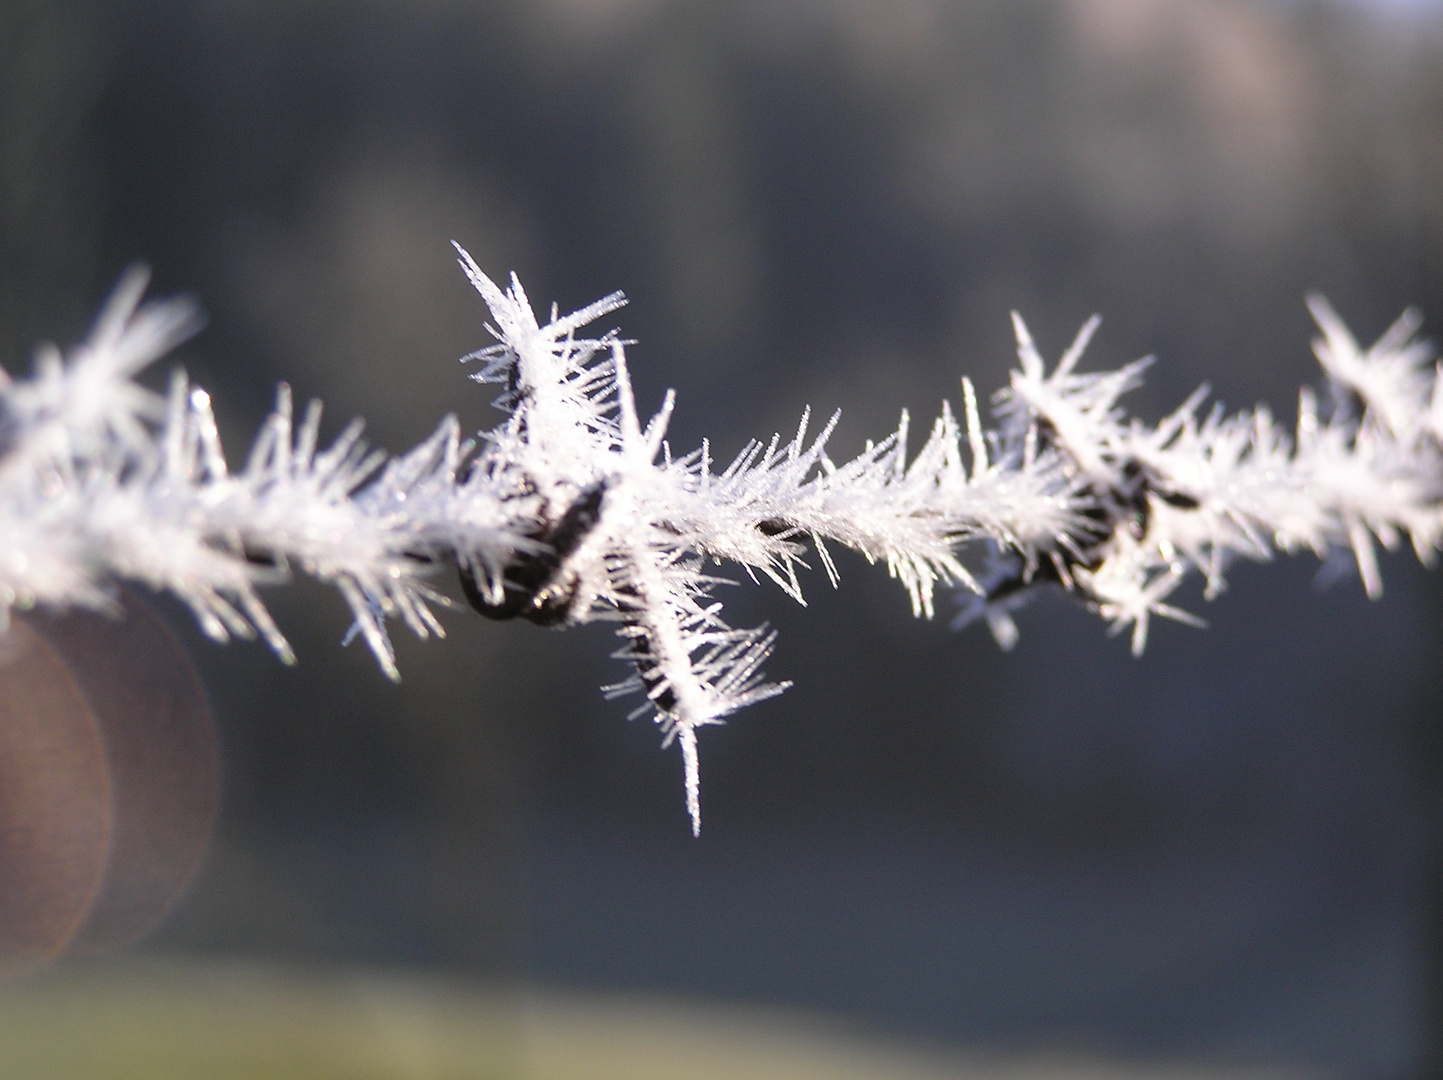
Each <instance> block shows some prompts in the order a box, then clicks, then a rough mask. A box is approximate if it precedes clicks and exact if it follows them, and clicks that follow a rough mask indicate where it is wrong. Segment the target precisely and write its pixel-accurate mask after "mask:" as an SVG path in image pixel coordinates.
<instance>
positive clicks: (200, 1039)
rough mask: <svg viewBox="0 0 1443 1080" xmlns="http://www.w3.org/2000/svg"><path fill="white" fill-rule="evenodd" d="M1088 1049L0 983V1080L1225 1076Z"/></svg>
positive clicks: (666, 1006)
mask: <svg viewBox="0 0 1443 1080" xmlns="http://www.w3.org/2000/svg"><path fill="white" fill-rule="evenodd" d="M1265 1075H1267V1076H1280V1075H1282V1074H1280V1073H1276V1072H1272V1073H1265V1072H1262V1071H1253V1072H1225V1071H1210V1070H1205V1069H1198V1068H1189V1067H1184V1066H1172V1067H1168V1066H1161V1065H1156V1064H1153V1065H1142V1064H1132V1065H1127V1064H1122V1063H1118V1062H1108V1061H1103V1060H1101V1059H1096V1058H1088V1059H1080V1058H1064V1057H1059V1056H1051V1057H1038V1056H1028V1055H1024V1056H1021V1057H1015V1056H996V1055H990V1056H989V1055H970V1056H969V1055H962V1054H959V1053H946V1052H943V1051H940V1050H934V1051H928V1050H925V1049H921V1048H918V1047H914V1046H907V1045H901V1044H889V1043H887V1042H885V1041H881V1040H872V1039H866V1038H863V1037H860V1036H858V1035H857V1034H855V1033H854V1032H852V1031H850V1030H848V1029H846V1028H844V1027H842V1026H840V1025H836V1024H832V1023H828V1022H827V1021H825V1020H821V1019H819V1018H817V1017H814V1016H810V1017H809V1016H802V1015H797V1014H793V1013H789V1012H786V1011H784V1010H770V1009H763V1008H758V1007H751V1008H741V1007H726V1008H722V1007H715V1006H705V1005H700V1004H696V1003H690V1002H685V1001H672V1000H664V999H659V998H639V997H633V996H624V995H576V994H564V993H555V992H535V991H525V992H521V991H507V990H501V989H497V988H494V987H486V986H484V985H475V984H467V983H464V982H461V981H456V980H447V979H441V978H435V977H430V976H421V975H417V976H406V975H400V974H393V973H378V972H375V971H360V970H344V969H323V970H313V969H303V968H286V967H280V966H263V965H255V964H244V963H234V962H233V963H226V962H215V961H211V962H197V961H181V960H156V959H129V960H124V961H111V962H105V963H83V964H82V963H70V964H66V965H62V966H61V967H59V968H57V969H54V970H52V971H49V972H46V973H43V974H41V975H37V976H31V977H29V978H27V979H22V980H19V981H14V982H11V983H10V984H8V985H7V986H5V987H4V988H0V1080H102V1078H103V1080H523V1078H525V1080H663V1078H664V1080H883V1078H885V1080H1041V1078H1044V1077H1057V1078H1063V1077H1066V1078H1072V1080H1103V1078H1118V1080H1144V1078H1157V1080H1162V1078H1168V1080H1204V1078H1208V1080H1225V1078H1232V1080H1241V1078H1242V1077H1244V1076H1248V1077H1262V1076H1265Z"/></svg>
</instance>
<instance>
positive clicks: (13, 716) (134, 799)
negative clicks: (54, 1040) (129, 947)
mask: <svg viewBox="0 0 1443 1080" xmlns="http://www.w3.org/2000/svg"><path fill="white" fill-rule="evenodd" d="M123 600H124V609H125V610H124V615H123V617H121V618H118V619H111V618H107V617H105V616H101V615H97V614H93V613H89V612H71V613H69V614H66V615H64V616H59V617H51V616H45V615H31V616H27V617H25V618H24V619H23V620H16V621H15V622H14V623H13V624H12V626H11V630H10V633H9V635H8V637H7V638H6V640H5V648H6V650H7V654H8V655H7V656H6V657H5V658H4V659H3V661H0V972H5V973H15V972H18V971H24V970H28V969H31V968H33V967H35V966H37V965H39V964H42V963H44V962H45V961H46V960H48V959H50V958H52V957H54V956H55V955H57V954H58V953H60V952H61V951H64V950H70V951H82V952H95V951H100V950H105V949H111V948H115V947H118V946H121V945H124V944H127V943H129V942H131V941H134V940H136V939H137V938H139V937H140V936H141V935H143V934H145V933H146V932H147V931H149V930H150V929H152V928H153V927H154V926H155V925H156V924H157V923H159V922H160V920H161V919H162V918H163V917H164V915H165V913H166V912H167V911H168V910H169V909H170V908H171V907H172V906H173V904H174V903H175V901H176V900H177V899H179V897H180V896H181V895H182V894H183V892H184V891H185V889H186V886H187V885H188V884H189V883H190V880H191V878H192V877H193V875H194V874H195V871H196V869H197V868H198V867H199V865H200V861H201V859H202V857H203V856H204V854H205V850H206V847H207V844H208V842H209V838H210V833H211V828H212V826H213V824H214V821H215V815H216V810H217V806H218V800H219V767H218V762H217V756H216V743H215V730H214V725H213V722H212V719H211V713H210V708H209V705H208V703H207V702H206V700H205V695H204V693H203V692H202V690H201V687H200V684H199V682H198V680H197V678H196V675H195V672H194V670H193V668H192V666H191V663H190V661H189V659H188V658H187V657H186V655H185V653H184V651H183V650H182V649H181V647H180V645H179V644H178V643H177V642H176V641H175V639H174V638H173V637H172V636H171V634H170V632H169V631H168V630H167V629H166V628H165V626H164V624H163V623H162V622H161V621H160V620H159V619H158V618H157V617H156V616H155V615H154V614H152V613H151V612H150V611H149V610H148V608H147V607H146V606H145V605H144V604H143V603H142V602H140V601H139V600H138V599H137V598H136V597H134V596H133V595H130V594H126V595H125V596H124V597H123Z"/></svg>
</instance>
